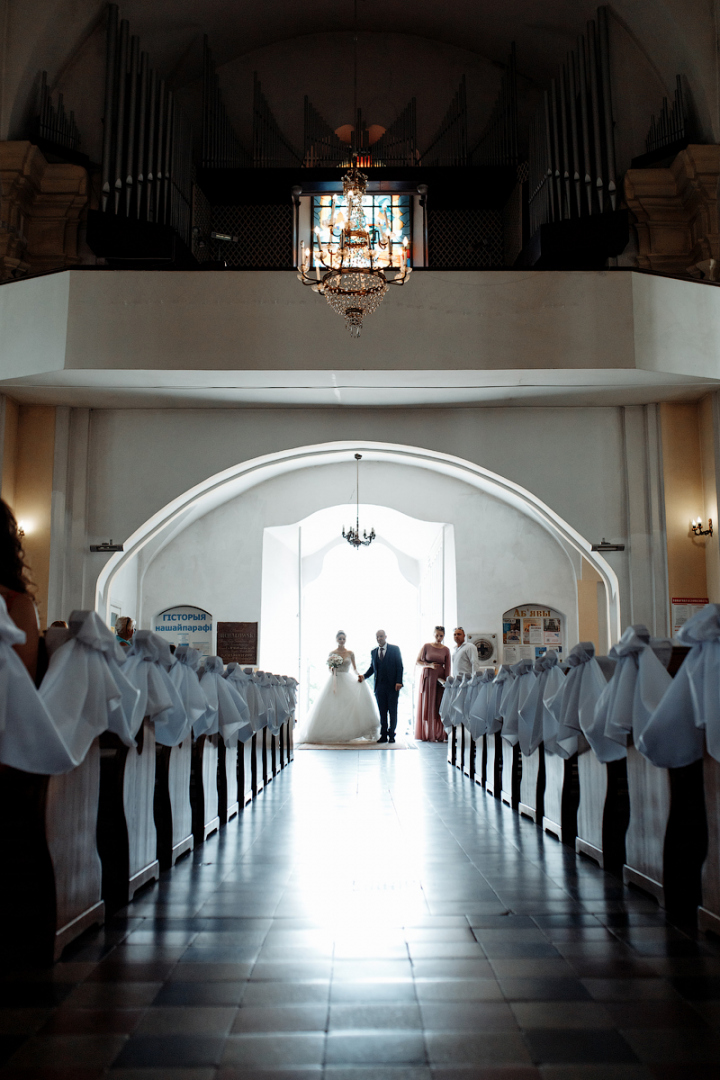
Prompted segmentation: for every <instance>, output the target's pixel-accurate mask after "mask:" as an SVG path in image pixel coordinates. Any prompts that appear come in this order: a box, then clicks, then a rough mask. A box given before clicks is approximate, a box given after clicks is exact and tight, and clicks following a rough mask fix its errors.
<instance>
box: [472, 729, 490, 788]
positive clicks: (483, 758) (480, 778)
mask: <svg viewBox="0 0 720 1080" xmlns="http://www.w3.org/2000/svg"><path fill="white" fill-rule="evenodd" d="M486 742H487V736H486V735H481V736H480V738H479V739H476V740H475V776H474V777H473V779H474V780H475V783H476V784H479V785H480V787H483V788H484V787H485V779H486V776H487V745H486Z"/></svg>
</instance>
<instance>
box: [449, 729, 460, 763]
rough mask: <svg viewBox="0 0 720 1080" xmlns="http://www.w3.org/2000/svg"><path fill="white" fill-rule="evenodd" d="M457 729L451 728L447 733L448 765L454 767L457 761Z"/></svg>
mask: <svg viewBox="0 0 720 1080" xmlns="http://www.w3.org/2000/svg"><path fill="white" fill-rule="evenodd" d="M457 741H458V740H457V728H456V727H455V726H453V727H451V728H450V730H449V731H448V740H447V749H448V756H447V759H448V765H454V764H455V762H456V761H457Z"/></svg>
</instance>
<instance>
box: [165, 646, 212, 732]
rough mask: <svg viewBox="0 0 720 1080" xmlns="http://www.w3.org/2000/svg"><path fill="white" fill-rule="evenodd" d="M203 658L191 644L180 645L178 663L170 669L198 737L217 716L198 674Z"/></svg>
mask: <svg viewBox="0 0 720 1080" xmlns="http://www.w3.org/2000/svg"><path fill="white" fill-rule="evenodd" d="M201 658H202V655H201V653H200V652H199V651H198V650H197V649H193V648H192V647H191V646H190V645H178V647H177V649H176V650H175V661H176V663H175V664H174V665H173V667H172V668H171V669H170V678H171V680H172V682H173V683H174V685H175V689H176V690H177V692H178V694H179V695H180V698H181V700H182V703H183V705H184V706H185V712H186V713H187V716H188V719H189V720H190V722H191V724H192V733H193V735H194V737H195V738H196V739H197V738H198V737H199V736H200V735H204V734H206V733H207V732H209V731H210V730H211V729H212V727H213V725H214V723H215V720H216V718H217V714H216V713H213V711H212V707H211V705H210V702H209V701H208V699H207V698H206V696H205V694H204V693H203V691H202V687H201V686H200V681H199V679H198V676H197V669H198V668H199V666H200V660H201Z"/></svg>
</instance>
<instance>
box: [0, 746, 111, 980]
mask: <svg viewBox="0 0 720 1080" xmlns="http://www.w3.org/2000/svg"><path fill="white" fill-rule="evenodd" d="M99 794H100V746H99V740H98V739H95V740H94V742H93V743H92V745H91V746H90V749H89V750H88V753H87V755H86V757H85V760H84V761H83V762H82V763H81V764H80V765H78V767H77V768H76V769H72V770H71V771H70V772H68V773H64V774H62V775H60V776H37V775H34V774H31V773H24V772H21V771H19V770H17V769H10V768H3V769H1V770H0V835H2V843H3V857H4V861H5V867H6V875H5V879H4V887H3V888H2V889H1V890H0V914H1V915H2V926H3V929H4V931H5V933H4V937H3V940H2V942H1V943H0V945H1V951H2V954H3V959H4V960H5V961H9V962H14V963H18V962H20V963H24V964H26V963H28V961H30V962H36V963H43V964H49V963H52V961H53V960H57V959H58V957H59V956H60V954H61V953H62V951H63V949H64V948H65V946H66V945H68V944H69V943H70V942H71V941H74V939H75V938H76V937H79V935H80V934H82V933H83V932H84V931H85V930H87V929H88V927H90V926H94V925H95V924H98V923H99V924H102V923H103V922H104V919H105V904H104V902H103V899H102V866H101V863H100V856H99V855H98V851H97V841H96V830H97V818H98V800H99Z"/></svg>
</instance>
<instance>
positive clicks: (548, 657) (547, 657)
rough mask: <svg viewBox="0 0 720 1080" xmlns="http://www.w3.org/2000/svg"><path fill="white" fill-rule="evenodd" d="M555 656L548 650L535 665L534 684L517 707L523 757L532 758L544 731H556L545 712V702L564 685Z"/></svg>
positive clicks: (552, 718) (552, 721)
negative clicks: (550, 729)
mask: <svg viewBox="0 0 720 1080" xmlns="http://www.w3.org/2000/svg"><path fill="white" fill-rule="evenodd" d="M558 659H559V658H558V654H557V653H556V652H555V650H554V649H548V651H547V652H546V653H543V655H542V656H539V657H538V658H537V660H536V661H535V664H534V669H535V676H536V678H535V682H534V683H533V684H532V685H531V687H530V691H529V693H528V695H527V697H526V698H525V700H524V701H523V703H522V704H521V705H519V706H518V742H519V743H520V751H521V753H522V754H524V756H525V757H529V756H530V755H531V754H534V753H535V751H536V750H537V748H538V746H539V745H540V743H541V742H542V741H543V736H544V731H545V727H546V725H547V727H548V728H550V727H551V726H552V727H553V728H554V727H555V719H554V717H553V716H552V714H549V715H548V716H546V713H547V712H548V707H547V702H548V701H549V700H550V699H551V698H553V697H554V696H555V694H557V692H558V690H559V689H560V687H561V686H562V684H563V682H564V681H565V674H564V672H563V670H562V668H561V667H560V664H559V663H558Z"/></svg>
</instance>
